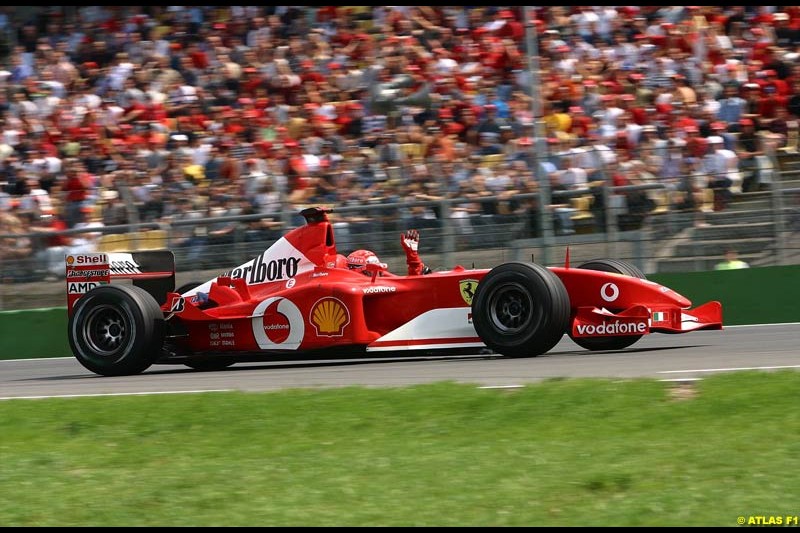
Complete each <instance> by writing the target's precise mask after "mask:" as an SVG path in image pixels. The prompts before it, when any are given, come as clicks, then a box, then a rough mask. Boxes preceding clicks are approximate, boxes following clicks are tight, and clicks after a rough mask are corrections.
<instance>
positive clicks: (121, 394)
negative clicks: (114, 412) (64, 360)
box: [0, 389, 233, 400]
mask: <svg viewBox="0 0 800 533" xmlns="http://www.w3.org/2000/svg"><path fill="white" fill-rule="evenodd" d="M232 391H233V389H209V390H173V391H153V392H106V393H97V394H54V395H48V396H2V397H0V400H42V399H50V398H92V397H97V396H148V395H150V394H197V393H201V392H232Z"/></svg>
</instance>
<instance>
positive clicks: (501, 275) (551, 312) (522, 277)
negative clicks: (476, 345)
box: [472, 261, 570, 357]
mask: <svg viewBox="0 0 800 533" xmlns="http://www.w3.org/2000/svg"><path fill="white" fill-rule="evenodd" d="M569 318H570V304H569V294H568V293H567V290H566V288H565V287H564V284H563V283H562V282H561V279H560V278H559V277H558V276H556V275H555V274H554V273H553V272H551V271H550V270H549V269H548V268H546V267H544V266H541V265H538V264H536V263H525V262H516V261H515V262H509V263H504V264H502V265H499V266H497V267H495V268H493V269H492V270H490V271H489V272H488V273H487V274H486V275H485V276H484V277H483V279H482V280H481V281H480V283H478V288H477V290H476V291H475V298H473V300H472V321H473V324H474V326H475V331H476V332H477V333H478V336H480V338H481V340H482V341H483V342H484V343H485V344H486V346H487V347H489V348H490V349H492V350H493V351H495V352H498V353H501V354H503V355H505V356H508V357H535V356H537V355H541V354H543V353H546V352H547V351H549V350H550V349H551V348H553V346H555V345H556V344H558V341H559V340H561V337H562V336H563V335H564V332H565V331H566V330H567V328H568V326H569Z"/></svg>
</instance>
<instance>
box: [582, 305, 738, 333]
mask: <svg viewBox="0 0 800 533" xmlns="http://www.w3.org/2000/svg"><path fill="white" fill-rule="evenodd" d="M699 329H722V304H720V302H717V301H712V302H707V303H705V304H703V305H700V306H698V307H695V308H694V309H683V308H680V307H677V306H653V307H648V306H645V305H634V306H632V307H630V308H628V309H625V310H624V311H620V312H617V313H614V312H611V311H609V310H607V309H605V308H597V307H579V308H577V310H576V312H575V315H574V316H573V318H572V329H571V331H572V336H573V337H616V336H621V335H645V334H648V333H652V332H659V333H687V332H689V331H695V330H699Z"/></svg>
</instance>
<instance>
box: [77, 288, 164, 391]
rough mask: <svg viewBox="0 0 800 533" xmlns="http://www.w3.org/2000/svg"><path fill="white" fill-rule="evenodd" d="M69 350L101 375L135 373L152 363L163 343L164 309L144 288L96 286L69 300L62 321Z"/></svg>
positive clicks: (82, 362)
mask: <svg viewBox="0 0 800 533" xmlns="http://www.w3.org/2000/svg"><path fill="white" fill-rule="evenodd" d="M67 328H68V337H69V344H70V347H71V348H72V353H73V354H74V355H75V357H76V358H77V359H78V361H79V362H80V363H81V364H82V365H83V366H84V367H86V368H87V369H89V370H91V371H92V372H94V373H96V374H100V375H102V376H125V375H131V374H139V373H141V372H143V371H144V370H146V369H147V368H148V367H149V366H150V365H152V364H153V363H154V362H155V360H156V359H157V358H158V356H159V355H160V353H161V348H162V345H163V343H164V330H165V328H164V313H163V312H162V311H161V307H160V306H159V305H158V303H157V302H156V300H155V299H154V298H153V297H152V296H151V295H150V294H148V293H147V291H145V290H144V289H141V288H139V287H136V286H133V285H102V286H100V287H97V288H95V289H92V290H90V291H89V292H87V293H86V294H85V295H83V296H82V297H81V298H80V299H79V300H78V302H77V303H76V304H75V308H74V309H73V313H72V316H70V318H69V322H68V326H67Z"/></svg>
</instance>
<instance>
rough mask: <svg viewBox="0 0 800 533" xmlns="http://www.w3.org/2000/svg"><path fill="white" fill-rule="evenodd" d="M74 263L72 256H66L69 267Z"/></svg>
mask: <svg viewBox="0 0 800 533" xmlns="http://www.w3.org/2000/svg"><path fill="white" fill-rule="evenodd" d="M74 262H75V258H74V257H73V256H71V255H68V256H67V264H68V265H71V264H72V263H74Z"/></svg>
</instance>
